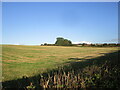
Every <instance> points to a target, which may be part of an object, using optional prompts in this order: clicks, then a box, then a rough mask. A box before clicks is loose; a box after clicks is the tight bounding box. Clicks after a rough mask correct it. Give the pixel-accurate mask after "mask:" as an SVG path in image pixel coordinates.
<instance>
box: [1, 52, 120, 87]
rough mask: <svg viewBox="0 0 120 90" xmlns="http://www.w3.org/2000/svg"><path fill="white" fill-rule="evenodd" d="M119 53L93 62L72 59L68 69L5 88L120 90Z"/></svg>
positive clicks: (9, 83)
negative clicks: (94, 89) (105, 89)
mask: <svg viewBox="0 0 120 90" xmlns="http://www.w3.org/2000/svg"><path fill="white" fill-rule="evenodd" d="M119 52H120V51H117V52H113V53H108V54H105V55H104V56H100V57H97V58H91V59H85V58H77V57H76V58H72V57H71V58H69V59H70V60H72V61H70V62H67V65H66V66H63V67H59V68H58V69H54V70H51V71H48V73H43V74H40V75H36V76H33V77H26V76H23V78H22V79H17V80H11V81H5V82H3V83H2V84H3V88H4V89H5V88H24V89H27V88H36V89H40V88H120V82H119V80H120V77H119V75H120V63H119V55H120V53H119ZM88 57H89V56H88ZM81 60H82V62H81Z"/></svg>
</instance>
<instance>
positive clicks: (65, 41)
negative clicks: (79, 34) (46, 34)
mask: <svg viewBox="0 0 120 90" xmlns="http://www.w3.org/2000/svg"><path fill="white" fill-rule="evenodd" d="M55 45H57V46H72V42H71V41H70V40H68V39H64V38H62V37H58V38H57V41H56V42H55Z"/></svg>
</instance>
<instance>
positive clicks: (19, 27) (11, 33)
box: [2, 2, 118, 45]
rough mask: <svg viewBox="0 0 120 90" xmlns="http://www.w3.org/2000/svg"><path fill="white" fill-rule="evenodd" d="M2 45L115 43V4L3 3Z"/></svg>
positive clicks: (116, 16)
mask: <svg viewBox="0 0 120 90" xmlns="http://www.w3.org/2000/svg"><path fill="white" fill-rule="evenodd" d="M2 19H3V22H2V29H3V32H2V36H3V44H24V45H38V44H42V43H55V41H56V38H57V37H63V38H66V39H69V40H71V41H72V42H74V43H76V42H83V41H84V42H90V43H106V42H107V43H109V42H110V43H111V42H113V43H116V42H117V38H118V3H117V2H11V3H10V2H3V4H2Z"/></svg>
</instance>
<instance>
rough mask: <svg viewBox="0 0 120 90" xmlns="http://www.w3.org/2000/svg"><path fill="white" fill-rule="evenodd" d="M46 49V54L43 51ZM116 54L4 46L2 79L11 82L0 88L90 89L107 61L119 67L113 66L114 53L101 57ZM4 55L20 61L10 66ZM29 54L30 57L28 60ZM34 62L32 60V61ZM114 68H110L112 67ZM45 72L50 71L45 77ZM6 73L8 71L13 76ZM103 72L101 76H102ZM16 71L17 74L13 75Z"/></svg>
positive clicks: (97, 50)
mask: <svg viewBox="0 0 120 90" xmlns="http://www.w3.org/2000/svg"><path fill="white" fill-rule="evenodd" d="M6 48H7V49H6ZM45 49H46V51H42V50H45ZM116 50H118V48H92V47H40V46H34V47H31V46H3V52H4V53H3V56H4V58H3V67H4V71H3V72H4V73H3V76H4V77H5V75H6V77H5V79H6V80H10V79H12V80H11V81H6V80H5V81H6V82H4V83H3V86H4V87H24V88H30V87H32V86H33V88H34V87H40V88H41V87H43V88H50V87H52V88H56V87H57V88H60V87H66V88H68V87H71V88H72V87H80V88H86V87H93V86H94V85H93V84H94V83H93V81H94V80H93V81H91V80H92V77H93V76H95V77H97V78H100V79H101V74H104V69H102V67H104V66H105V61H106V60H107V63H108V62H109V61H110V62H111V61H113V62H114V61H115V64H118V63H116V61H117V59H116V57H117V56H116V55H117V54H115V53H114V54H115V56H114V55H112V54H110V55H108V56H105V57H103V56H104V55H105V54H106V53H110V52H113V51H116ZM12 51H14V52H12ZM6 53H9V54H10V55H9V56H8V58H11V54H12V55H14V56H20V57H22V58H21V59H15V58H14V59H15V61H14V62H12V61H9V60H8V59H6V58H5V56H6ZM38 53H39V54H38ZM31 54H32V56H30V55H31ZM111 55H112V56H111ZM27 56H30V57H29V60H28V59H27V60H26V59H25V58H26V57H27ZM47 56H49V57H50V58H48V57H47ZM24 57H25V58H24ZM37 57H38V58H37ZM40 57H42V58H43V59H40ZM30 58H31V59H30ZM45 58H46V59H45ZM33 59H35V60H34V61H33ZM44 59H45V60H44ZM42 60H43V61H42ZM49 60H51V63H48V61H49ZM7 61H8V62H7ZM31 61H32V62H31ZM93 61H94V62H93ZM23 62H24V63H23ZM41 62H43V63H41ZM113 62H112V63H113ZM6 63H7V64H6ZM45 63H46V64H45ZM115 64H114V65H112V66H113V67H114V66H115ZM5 65H6V66H5ZM36 65H38V67H36ZM42 65H43V66H42ZM61 65H62V66H63V68H60V69H57V67H58V66H59V67H61ZM64 65H66V66H64ZM109 65H110V64H108V67H110V66H109ZM46 66H47V67H46ZM49 66H50V67H51V68H50V69H48V68H49ZM20 67H21V68H20ZM25 67H26V68H25ZM35 67H36V68H35ZM115 67H117V70H118V66H115ZM110 68H111V67H110ZM7 69H8V71H7ZM47 69H48V70H49V71H50V70H51V71H50V72H49V73H48V74H47V73H45V71H46V70H47ZM52 69H53V70H52ZM9 70H11V71H12V72H11V71H9ZM34 70H36V71H37V72H35V71H34ZM102 70H103V73H101V71H102ZM16 71H18V72H17V73H16ZM27 71H28V72H27ZM111 71H114V70H111ZM111 71H110V72H111ZM118 71H119V70H118ZM85 72H86V73H85ZM93 72H94V73H93ZM96 72H98V73H96ZM42 73H43V74H42ZM91 73H93V74H91ZM29 74H30V75H29ZM116 74H117V73H116ZM12 75H14V76H12ZM17 75H18V76H17ZM96 75H97V76H96ZM106 75H108V74H106ZM113 75H114V74H113ZM16 76H17V77H16ZM23 76H24V77H23ZM102 76H103V75H102ZM18 78H22V79H18ZM55 78H56V79H55ZM78 78H79V79H78ZM13 79H14V80H13ZM87 81H88V82H89V83H90V84H88V85H87V84H86V83H85V82H87ZM95 81H96V80H95ZM98 81H100V80H99V79H98ZM68 82H69V83H68ZM70 82H74V83H70ZM88 82H87V83H88ZM92 83H93V84H92ZM72 84H75V85H72ZM95 85H96V84H95ZM113 86H114V85H113Z"/></svg>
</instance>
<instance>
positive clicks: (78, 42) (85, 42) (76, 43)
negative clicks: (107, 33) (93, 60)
mask: <svg viewBox="0 0 120 90" xmlns="http://www.w3.org/2000/svg"><path fill="white" fill-rule="evenodd" d="M80 43H86V44H91V42H88V41H80V42H73V44H80Z"/></svg>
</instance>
